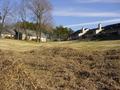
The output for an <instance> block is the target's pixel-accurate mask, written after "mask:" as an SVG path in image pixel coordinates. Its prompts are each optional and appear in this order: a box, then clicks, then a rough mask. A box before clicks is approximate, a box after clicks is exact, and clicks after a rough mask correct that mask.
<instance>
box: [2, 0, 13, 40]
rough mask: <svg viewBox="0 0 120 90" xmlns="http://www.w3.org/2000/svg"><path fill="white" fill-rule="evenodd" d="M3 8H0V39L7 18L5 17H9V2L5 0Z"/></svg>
mask: <svg viewBox="0 0 120 90" xmlns="http://www.w3.org/2000/svg"><path fill="white" fill-rule="evenodd" d="M3 4H4V6H2V7H0V8H1V9H2V10H1V11H2V12H1V30H0V38H1V34H2V31H3V28H4V26H5V19H6V18H7V16H8V15H9V13H10V10H11V8H10V1H9V0H5V1H4V3H3Z"/></svg>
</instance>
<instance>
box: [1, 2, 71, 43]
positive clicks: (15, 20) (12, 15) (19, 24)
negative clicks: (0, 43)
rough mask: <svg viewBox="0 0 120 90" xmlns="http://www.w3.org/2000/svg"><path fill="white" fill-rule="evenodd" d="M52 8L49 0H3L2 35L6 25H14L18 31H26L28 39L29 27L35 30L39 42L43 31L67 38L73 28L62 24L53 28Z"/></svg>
mask: <svg viewBox="0 0 120 90" xmlns="http://www.w3.org/2000/svg"><path fill="white" fill-rule="evenodd" d="M52 9H53V7H52V5H51V3H50V1H49V0H19V1H13V0H1V1H0V21H1V23H0V37H1V33H2V31H3V30H4V28H5V27H6V25H13V26H14V27H15V28H16V29H17V30H18V31H19V30H23V31H24V33H25V35H26V38H25V39H26V40H27V39H28V38H27V36H28V32H27V30H28V29H29V30H34V31H35V33H36V37H37V40H36V41H37V42H40V41H41V33H42V32H43V31H44V32H47V33H49V34H50V35H51V36H52V38H54V39H59V40H67V37H68V36H69V34H70V33H71V32H72V30H71V29H69V28H64V27H62V26H59V27H56V28H53V27H54V23H53V19H52Z"/></svg>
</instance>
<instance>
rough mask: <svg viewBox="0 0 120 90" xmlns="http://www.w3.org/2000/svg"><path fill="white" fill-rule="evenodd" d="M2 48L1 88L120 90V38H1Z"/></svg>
mask: <svg viewBox="0 0 120 90" xmlns="http://www.w3.org/2000/svg"><path fill="white" fill-rule="evenodd" d="M0 49H1V50H0V69H1V71H0V90H120V41H101V42H97V41H96V42H78V41H74V42H48V43H40V44H39V43H34V42H25V41H15V40H0ZM36 49H37V50H36ZM18 51H20V52H18Z"/></svg>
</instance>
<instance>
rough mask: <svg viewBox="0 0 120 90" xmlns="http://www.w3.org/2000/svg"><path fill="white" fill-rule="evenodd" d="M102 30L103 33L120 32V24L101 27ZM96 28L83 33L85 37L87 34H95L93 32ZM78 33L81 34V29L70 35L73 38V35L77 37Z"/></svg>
mask: <svg viewBox="0 0 120 90" xmlns="http://www.w3.org/2000/svg"><path fill="white" fill-rule="evenodd" d="M102 28H103V31H106V30H107V31H108V30H113V29H114V30H115V29H117V30H120V23H117V24H112V25H107V26H105V27H102ZM97 29H98V28H94V29H90V30H89V31H88V32H86V33H85V35H88V34H95V31H96V30H97ZM80 32H82V29H81V30H78V31H76V32H74V33H73V34H71V36H74V35H78V34H79V33H80Z"/></svg>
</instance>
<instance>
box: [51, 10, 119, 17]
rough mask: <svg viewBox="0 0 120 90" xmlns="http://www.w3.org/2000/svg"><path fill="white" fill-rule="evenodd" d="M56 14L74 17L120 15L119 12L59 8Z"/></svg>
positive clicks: (54, 13)
mask: <svg viewBox="0 0 120 90" xmlns="http://www.w3.org/2000/svg"><path fill="white" fill-rule="evenodd" d="M53 15H54V16H72V17H120V13H118V12H83V11H79V12H78V11H69V10H57V11H54V12H53Z"/></svg>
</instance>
